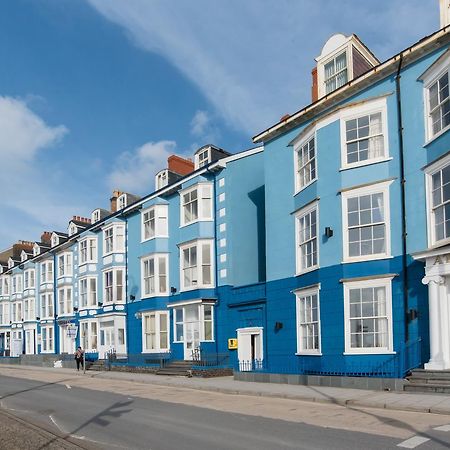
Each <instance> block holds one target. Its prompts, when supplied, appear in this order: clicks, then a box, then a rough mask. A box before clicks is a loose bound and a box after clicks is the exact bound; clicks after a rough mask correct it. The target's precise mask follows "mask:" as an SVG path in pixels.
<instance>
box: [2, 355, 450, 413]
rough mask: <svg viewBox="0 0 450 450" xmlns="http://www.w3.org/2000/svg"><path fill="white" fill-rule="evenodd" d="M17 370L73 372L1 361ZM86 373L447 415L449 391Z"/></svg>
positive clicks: (200, 387) (212, 389)
mask: <svg viewBox="0 0 450 450" xmlns="http://www.w3.org/2000/svg"><path fill="white" fill-rule="evenodd" d="M2 367H4V368H8V369H16V370H18V371H27V370H32V371H38V372H42V374H43V375H44V373H49V372H51V373H55V374H56V373H59V374H66V375H69V376H70V375H73V374H74V371H73V369H61V368H57V369H56V368H49V367H35V366H15V365H6V364H2V365H0V372H1V368H2ZM83 376H85V377H91V378H92V377H95V378H97V379H98V378H101V379H105V380H108V379H109V380H126V381H131V382H135V383H139V384H153V385H161V386H173V387H178V388H186V389H195V390H204V391H211V392H220V393H224V394H238V395H250V396H260V397H274V398H287V399H291V400H303V401H311V402H320V403H333V404H336V405H344V406H348V407H351V406H355V407H356V406H357V407H369V408H382V409H390V410H400V411H416V412H425V413H434V414H449V415H450V395H442V394H416V393H409V392H383V391H369V390H362V389H346V388H333V387H322V386H300V385H289V384H273V383H256V382H246V381H236V380H234V379H233V377H218V378H195V377H194V378H186V377H170V376H161V375H152V374H142V373H131V372H113V371H112V372H94V371H87V372H86V374H85V375H83Z"/></svg>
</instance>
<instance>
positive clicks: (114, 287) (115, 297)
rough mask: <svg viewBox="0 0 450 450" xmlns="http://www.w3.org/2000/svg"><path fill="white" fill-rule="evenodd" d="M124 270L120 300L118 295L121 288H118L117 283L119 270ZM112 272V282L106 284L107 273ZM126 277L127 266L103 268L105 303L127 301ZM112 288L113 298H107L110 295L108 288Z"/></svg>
mask: <svg viewBox="0 0 450 450" xmlns="http://www.w3.org/2000/svg"><path fill="white" fill-rule="evenodd" d="M120 271H121V272H122V285H121V286H120V288H121V289H120V292H121V295H120V297H121V298H120V299H119V300H118V298H119V296H118V295H117V294H118V292H119V290H118V285H117V272H120ZM109 273H112V284H111V286H110V285H106V278H107V276H108V275H107V274H109ZM125 277H126V271H125V267H112V268H109V269H105V270H103V305H112V304H115V303H120V304H121V303H125ZM109 288H110V289H111V292H112V294H111V299H110V300H107V298H108V297H109V295H108V294H107V289H109Z"/></svg>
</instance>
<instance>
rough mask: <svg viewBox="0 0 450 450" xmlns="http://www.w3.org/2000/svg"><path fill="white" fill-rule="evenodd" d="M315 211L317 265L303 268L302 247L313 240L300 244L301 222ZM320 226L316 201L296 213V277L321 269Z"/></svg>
mask: <svg viewBox="0 0 450 450" xmlns="http://www.w3.org/2000/svg"><path fill="white" fill-rule="evenodd" d="M313 211H316V236H315V240H316V264H313V265H311V266H309V267H303V264H302V261H303V257H302V255H303V254H302V245H305V243H306V242H312V241H313V239H308V240H307V241H305V242H300V220H301V219H302V218H304V217H306V216H307V215H310V214H311V213H312V212H313ZM319 230H320V225H319V202H317V201H315V202H313V203H311V204H310V205H307V206H306V207H304V208H302V209H301V210H299V211H298V212H296V213H295V260H296V275H301V274H303V273H307V272H311V271H312V270H316V269H318V268H319V266H320V263H319V247H320V239H319V238H320V233H319Z"/></svg>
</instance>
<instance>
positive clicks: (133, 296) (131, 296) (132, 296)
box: [130, 294, 136, 302]
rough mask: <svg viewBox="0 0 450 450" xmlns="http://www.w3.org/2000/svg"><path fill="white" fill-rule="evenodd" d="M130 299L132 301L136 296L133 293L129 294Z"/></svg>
mask: <svg viewBox="0 0 450 450" xmlns="http://www.w3.org/2000/svg"><path fill="white" fill-rule="evenodd" d="M130 300H131V301H132V302H133V301H134V300H136V296H135V295H133V294H131V295H130Z"/></svg>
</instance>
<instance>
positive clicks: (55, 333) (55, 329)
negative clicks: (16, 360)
mask: <svg viewBox="0 0 450 450" xmlns="http://www.w3.org/2000/svg"><path fill="white" fill-rule="evenodd" d="M57 270H58V258H57V256H56V252H55V253H53V320H54V324H55V325H54V327H53V340H54V343H55V350H54V351H55V355H57V354H59V326H58V317H57V312H56V311H57V309H56V306H57V302H56V296H57V294H58V286H57V284H56V282H57V279H58V277H57V274H56V271H57ZM72 270H73V261H72ZM41 308H42V305H41ZM41 336H42V332H41ZM41 348H42V338H41ZM56 350H58V351H56Z"/></svg>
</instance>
